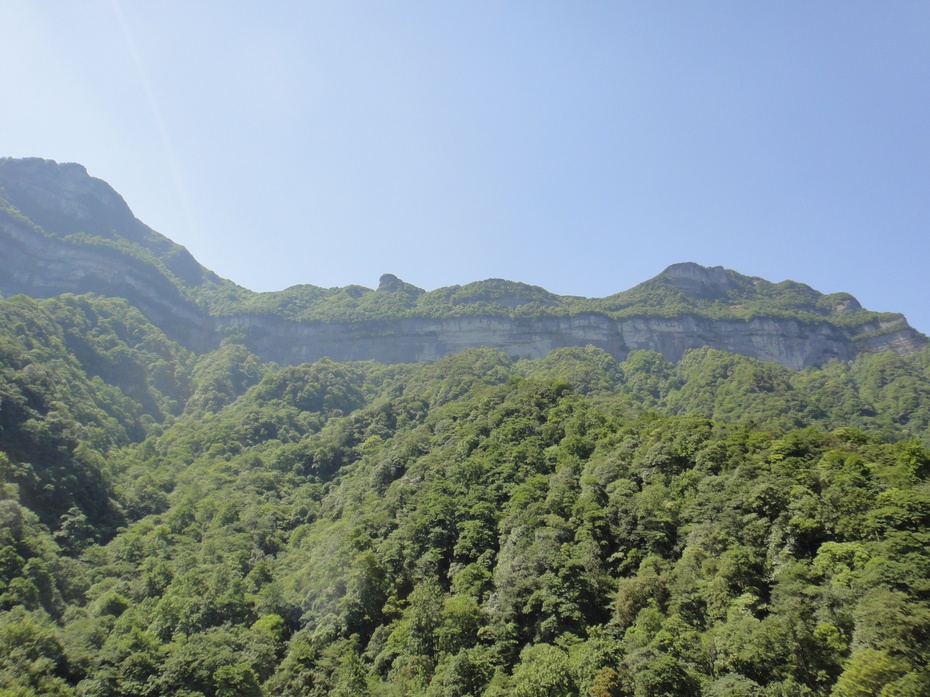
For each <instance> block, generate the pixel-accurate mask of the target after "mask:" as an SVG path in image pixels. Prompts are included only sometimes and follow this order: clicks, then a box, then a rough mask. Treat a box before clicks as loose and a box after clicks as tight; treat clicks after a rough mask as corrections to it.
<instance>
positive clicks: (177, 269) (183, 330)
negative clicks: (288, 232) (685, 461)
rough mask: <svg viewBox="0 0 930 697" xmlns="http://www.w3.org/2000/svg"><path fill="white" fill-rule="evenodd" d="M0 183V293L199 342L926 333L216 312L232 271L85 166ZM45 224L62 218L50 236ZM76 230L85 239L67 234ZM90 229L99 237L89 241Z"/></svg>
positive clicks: (295, 359) (351, 345)
mask: <svg viewBox="0 0 930 697" xmlns="http://www.w3.org/2000/svg"><path fill="white" fill-rule="evenodd" d="M0 187H3V189H5V198H6V200H7V201H8V202H10V203H11V204H12V205H13V207H10V206H7V208H6V209H5V210H0V292H2V293H4V294H6V295H10V294H14V293H24V294H27V295H31V296H34V297H51V296H54V295H58V294H61V293H87V292H93V293H99V294H102V295H109V296H117V297H123V298H126V299H127V300H129V301H130V302H131V303H133V304H134V305H135V306H136V307H138V308H139V309H140V310H141V311H142V312H143V313H144V314H145V315H146V316H147V317H148V318H149V319H150V320H151V321H152V322H153V323H154V324H156V325H157V326H159V327H161V328H162V329H163V330H164V331H165V332H166V333H167V334H168V335H169V336H171V337H172V338H174V339H176V340H178V341H180V342H182V343H184V344H186V345H187V346H189V347H191V348H193V349H195V350H198V351H203V350H208V349H210V348H212V347H215V346H217V345H218V344H219V341H220V339H221V337H223V336H227V335H230V334H234V335H237V336H239V337H241V338H242V340H244V341H245V343H246V344H247V345H248V346H249V348H250V349H251V350H252V351H254V352H255V353H257V354H258V355H259V356H260V357H261V358H263V359H265V360H272V361H276V362H278V363H285V364H293V363H300V362H304V361H312V360H316V359H318V358H322V357H324V356H328V357H330V358H332V359H334V360H338V361H343V360H375V361H380V362H384V363H394V362H415V361H432V360H436V359H438V358H440V357H442V356H444V355H447V354H450V353H454V352H457V351H461V350H463V349H466V348H472V347H480V346H487V347H491V348H495V349H498V350H500V351H503V352H504V353H507V354H508V355H511V356H515V357H521V358H524V357H525V358H539V357H542V356H545V355H546V354H547V353H548V352H549V351H551V350H552V349H554V348H558V347H564V346H585V345H593V346H597V347H600V348H602V349H604V350H605V351H607V352H608V353H610V354H611V355H613V356H614V357H616V358H618V359H623V358H625V357H626V355H627V354H628V353H629V352H630V351H633V350H636V349H650V350H653V351H658V352H659V353H661V354H662V355H664V356H665V357H666V358H668V359H670V360H678V359H679V358H681V356H682V355H683V354H684V352H685V351H687V350H688V349H692V348H699V347H701V346H710V347H713V348H717V349H722V350H725V351H732V352H734V353H740V354H744V355H747V356H753V357H755V358H759V359H761V360H766V361H773V362H776V363H780V364H782V365H785V366H788V367H791V368H803V367H805V366H808V365H819V364H822V363H825V362H827V361H828V360H830V359H834V358H835V359H840V360H848V359H851V358H853V357H854V356H855V355H856V354H857V353H859V352H861V351H872V352H878V351H895V352H897V353H900V354H906V353H910V352H912V351H915V350H917V349H918V348H920V347H921V346H923V345H924V344H925V343H926V342H927V338H926V337H925V336H923V335H922V334H920V333H919V332H917V331H915V330H914V329H913V328H911V327H910V326H909V325H908V324H907V322H906V320H905V319H904V317H903V316H901V315H881V316H876V318H875V319H870V320H868V321H866V322H864V323H857V324H855V325H849V326H846V325H842V324H837V323H832V322H829V321H827V320H826V319H824V320H813V321H807V320H801V319H792V318H789V319H786V318H784V317H781V316H772V317H765V316H754V317H752V318H751V319H737V318H727V319H711V318H709V317H706V316H702V315H700V314H696V313H688V312H684V313H681V314H679V315H677V316H674V317H656V316H652V315H650V314H648V313H647V314H644V315H643V316H622V317H616V316H611V315H610V314H608V313H600V312H576V313H573V314H568V315H566V316H550V315H542V316H539V317H533V318H512V317H506V316H486V315H482V314H480V313H476V314H474V315H471V316H468V315H465V316H462V315H459V316H454V317H445V318H418V317H404V318H398V319H383V320H360V321H295V320H290V319H286V318H284V317H281V316H280V315H276V314H270V313H269V314H256V313H249V312H242V313H233V314H231V315H228V316H223V317H214V316H211V315H210V314H209V313H208V312H207V311H206V310H205V309H204V308H203V307H201V306H200V305H198V304H197V302H195V300H196V298H197V292H198V288H199V287H202V286H201V284H210V283H227V282H224V281H222V279H219V278H218V277H217V276H215V274H213V273H212V272H210V271H208V270H206V269H204V268H203V267H202V266H200V264H198V263H197V262H196V260H195V259H194V258H193V257H191V256H190V254H189V253H188V252H187V250H185V249H184V248H183V247H180V246H178V245H176V244H174V243H173V242H171V241H170V240H168V239H167V238H165V237H163V236H161V235H159V234H158V233H156V232H154V231H152V230H151V229H149V228H148V227H146V226H145V225H144V224H143V223H141V222H140V221H138V220H137V219H136V218H135V217H133V216H132V213H131V211H129V208H128V206H126V204H125V202H124V201H123V199H122V198H121V197H120V196H119V195H118V194H117V193H116V192H115V191H113V190H112V188H110V187H109V185H107V184H106V183H105V182H102V181H100V180H97V179H93V178H91V177H89V176H88V175H87V173H86V171H85V170H84V168H83V167H80V166H79V165H57V164H56V163H53V162H49V161H45V160H28V161H12V160H0ZM0 193H3V192H2V191H0ZM34 223H35V224H34ZM40 225H41V226H43V227H44V228H46V229H48V228H49V227H51V226H54V229H53V230H51V231H50V232H52V233H53V234H46V232H43V229H42V228H41V227H39V226H40ZM76 232H80V233H83V235H84V238H83V239H81V240H78V239H77V238H75V237H72V238H69V237H68V236H67V235H73V234H74V233H76ZM88 235H89V236H90V237H91V238H92V240H99V241H100V243H96V242H95V243H91V244H88V243H87V239H86V238H87V236H88ZM134 249H135V250H137V252H141V256H140V255H139V253H134V252H133V250H134ZM731 273H732V272H727V271H726V270H724V269H722V268H720V267H714V268H705V267H702V266H699V265H697V264H691V263H686V264H676V265H673V266H671V267H669V268H668V269H666V270H665V271H664V272H663V273H662V274H661V275H660V277H658V278H660V279H662V281H663V282H665V283H668V284H669V285H671V286H673V287H674V288H676V289H677V290H678V291H681V292H682V293H685V294H686V295H688V296H689V297H692V298H699V299H704V300H715V299H717V298H721V297H724V296H725V295H726V294H727V293H728V292H730V290H731V284H732V279H733V278H734V277H733V276H731V275H730V274H731ZM743 278H744V279H745V277H743ZM757 280H758V281H759V282H763V281H761V279H757ZM503 283H506V282H503ZM763 283H765V282H763ZM230 285H231V284H230ZM512 285H515V286H516V285H519V284H512ZM404 287H409V288H412V286H409V285H408V284H404V283H403V282H402V281H400V280H399V279H397V278H396V277H394V276H391V275H389V274H386V275H385V276H384V277H382V279H381V283H380V285H379V289H378V291H376V292H379V293H381V292H385V293H389V292H397V291H398V289H401V288H404ZM416 290H417V291H419V289H416ZM539 290H541V289H539ZM419 292H422V291H419ZM676 292H677V291H676ZM551 297H553V298H555V297H556V296H551ZM475 300H487V299H486V298H482V297H476V298H475ZM494 302H496V303H497V304H498V305H500V306H502V307H516V306H519V305H520V304H521V303H522V302H524V301H523V300H521V299H520V298H519V297H514V298H508V297H496V298H494ZM542 304H544V305H546V304H547V303H546V302H543V303H542ZM859 309H860V308H859V305H858V303H857V302H856V300H855V298H852V297H851V296H843V297H842V298H841V299H840V300H838V301H837V306H836V307H835V308H833V311H834V312H836V313H841V312H847V311H856V310H859Z"/></svg>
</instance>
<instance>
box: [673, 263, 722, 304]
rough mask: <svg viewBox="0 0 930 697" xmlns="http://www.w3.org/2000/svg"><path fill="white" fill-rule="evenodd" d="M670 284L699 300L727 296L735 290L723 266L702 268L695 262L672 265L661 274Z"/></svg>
mask: <svg viewBox="0 0 930 697" xmlns="http://www.w3.org/2000/svg"><path fill="white" fill-rule="evenodd" d="M659 278H663V279H665V280H666V281H667V282H668V283H669V284H671V285H673V286H675V287H676V288H679V289H680V290H683V291H684V292H685V293H686V294H688V295H691V296H694V297H698V298H713V297H719V296H721V295H725V294H726V292H727V291H729V290H731V289H732V288H733V283H732V281H731V280H730V275H729V273H728V272H727V270H726V269H725V268H723V267H722V266H710V267H708V266H701V265H700V264H695V263H694V262H693V261H686V262H683V263H680V264H672V265H671V266H669V267H668V268H667V269H665V271H663V272H662V273H661V274H659Z"/></svg>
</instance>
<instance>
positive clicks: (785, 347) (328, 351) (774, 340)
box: [218, 314, 925, 369]
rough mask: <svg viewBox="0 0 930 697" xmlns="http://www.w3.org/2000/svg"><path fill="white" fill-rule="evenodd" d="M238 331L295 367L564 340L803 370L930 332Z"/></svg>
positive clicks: (414, 325)
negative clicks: (704, 352)
mask: <svg viewBox="0 0 930 697" xmlns="http://www.w3.org/2000/svg"><path fill="white" fill-rule="evenodd" d="M218 327H219V328H220V329H221V330H229V329H234V330H237V331H238V332H239V333H241V335H243V336H244V337H245V341H246V344H247V345H249V347H250V349H251V350H252V351H254V352H255V353H256V354H258V355H259V356H261V357H263V358H265V359H266V360H272V361H275V362H277V363H284V364H293V363H301V362H305V361H314V360H317V359H319V358H323V357H324V356H325V357H329V358H332V359H333V360H337V361H343V360H345V361H348V360H374V361H380V362H383V363H413V362H423V361H434V360H436V359H438V358H441V357H442V356H445V355H448V354H451V353H456V352H458V351H462V350H464V349H467V348H477V347H482V346H488V347H491V348H494V349H497V350H499V351H502V352H503V353H506V354H507V355H509V356H513V357H518V358H542V357H543V356H545V355H546V354H548V353H549V352H550V351H551V350H552V349H555V348H559V347H565V346H587V345H591V346H596V347H598V348H601V349H603V350H605V351H606V352H607V353H609V354H611V355H612V356H614V357H615V358H617V359H618V360H623V359H624V358H626V356H627V355H628V354H629V353H630V351H634V350H637V349H647V350H651V351H657V352H659V353H661V354H662V355H663V356H665V357H666V358H667V359H668V360H671V361H677V360H679V359H680V358H681V357H682V355H683V354H684V353H685V351H687V350H688V349H694V348H700V347H702V346H710V347H711V348H716V349H720V350H723V351H731V352H733V353H739V354H742V355H745V356H752V357H754V358H758V359H760V360H764V361H771V362H773V363H779V364H781V365H784V366H787V367H789V368H795V369H800V368H804V367H806V366H809V365H821V364H823V363H826V362H827V361H829V360H831V359H838V360H850V359H852V358H854V357H855V356H856V354H858V353H859V352H860V351H862V350H865V351H871V352H879V351H895V352H897V353H900V354H907V353H911V352H913V351H915V350H917V349H918V348H920V347H921V346H923V344H924V343H925V339H923V338H922V337H921V335H920V334H919V333H918V332H916V331H915V330H914V329H912V328H911V327H909V326H907V323H906V322H905V321H904V320H903V318H902V319H901V320H900V322H899V323H898V324H896V325H895V326H894V327H893V328H892V329H893V331H888V329H889V328H888V327H881V330H882V331H883V333H882V334H881V335H877V336H874V337H872V338H870V339H867V340H866V342H865V345H861V342H859V341H856V340H853V339H852V338H851V337H850V336H847V335H846V334H845V333H844V332H843V331H841V330H839V329H837V328H836V327H833V326H831V325H829V324H827V323H821V324H818V325H808V324H804V323H802V322H798V321H796V320H780V319H772V318H758V319H752V320H748V321H740V320H711V319H706V318H700V317H693V316H683V317H676V318H671V319H665V318H656V317H631V318H624V319H612V318H610V317H606V316H604V315H598V314H585V315H576V316H572V317H542V318H535V319H509V318H504V317H456V318H449V319H417V318H409V319H399V320H391V321H358V322H321V321H305V322H298V321H291V320H284V319H281V318H278V317H273V316H269V315H263V316H262V315H240V316H235V317H228V318H222V319H220V320H218Z"/></svg>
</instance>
